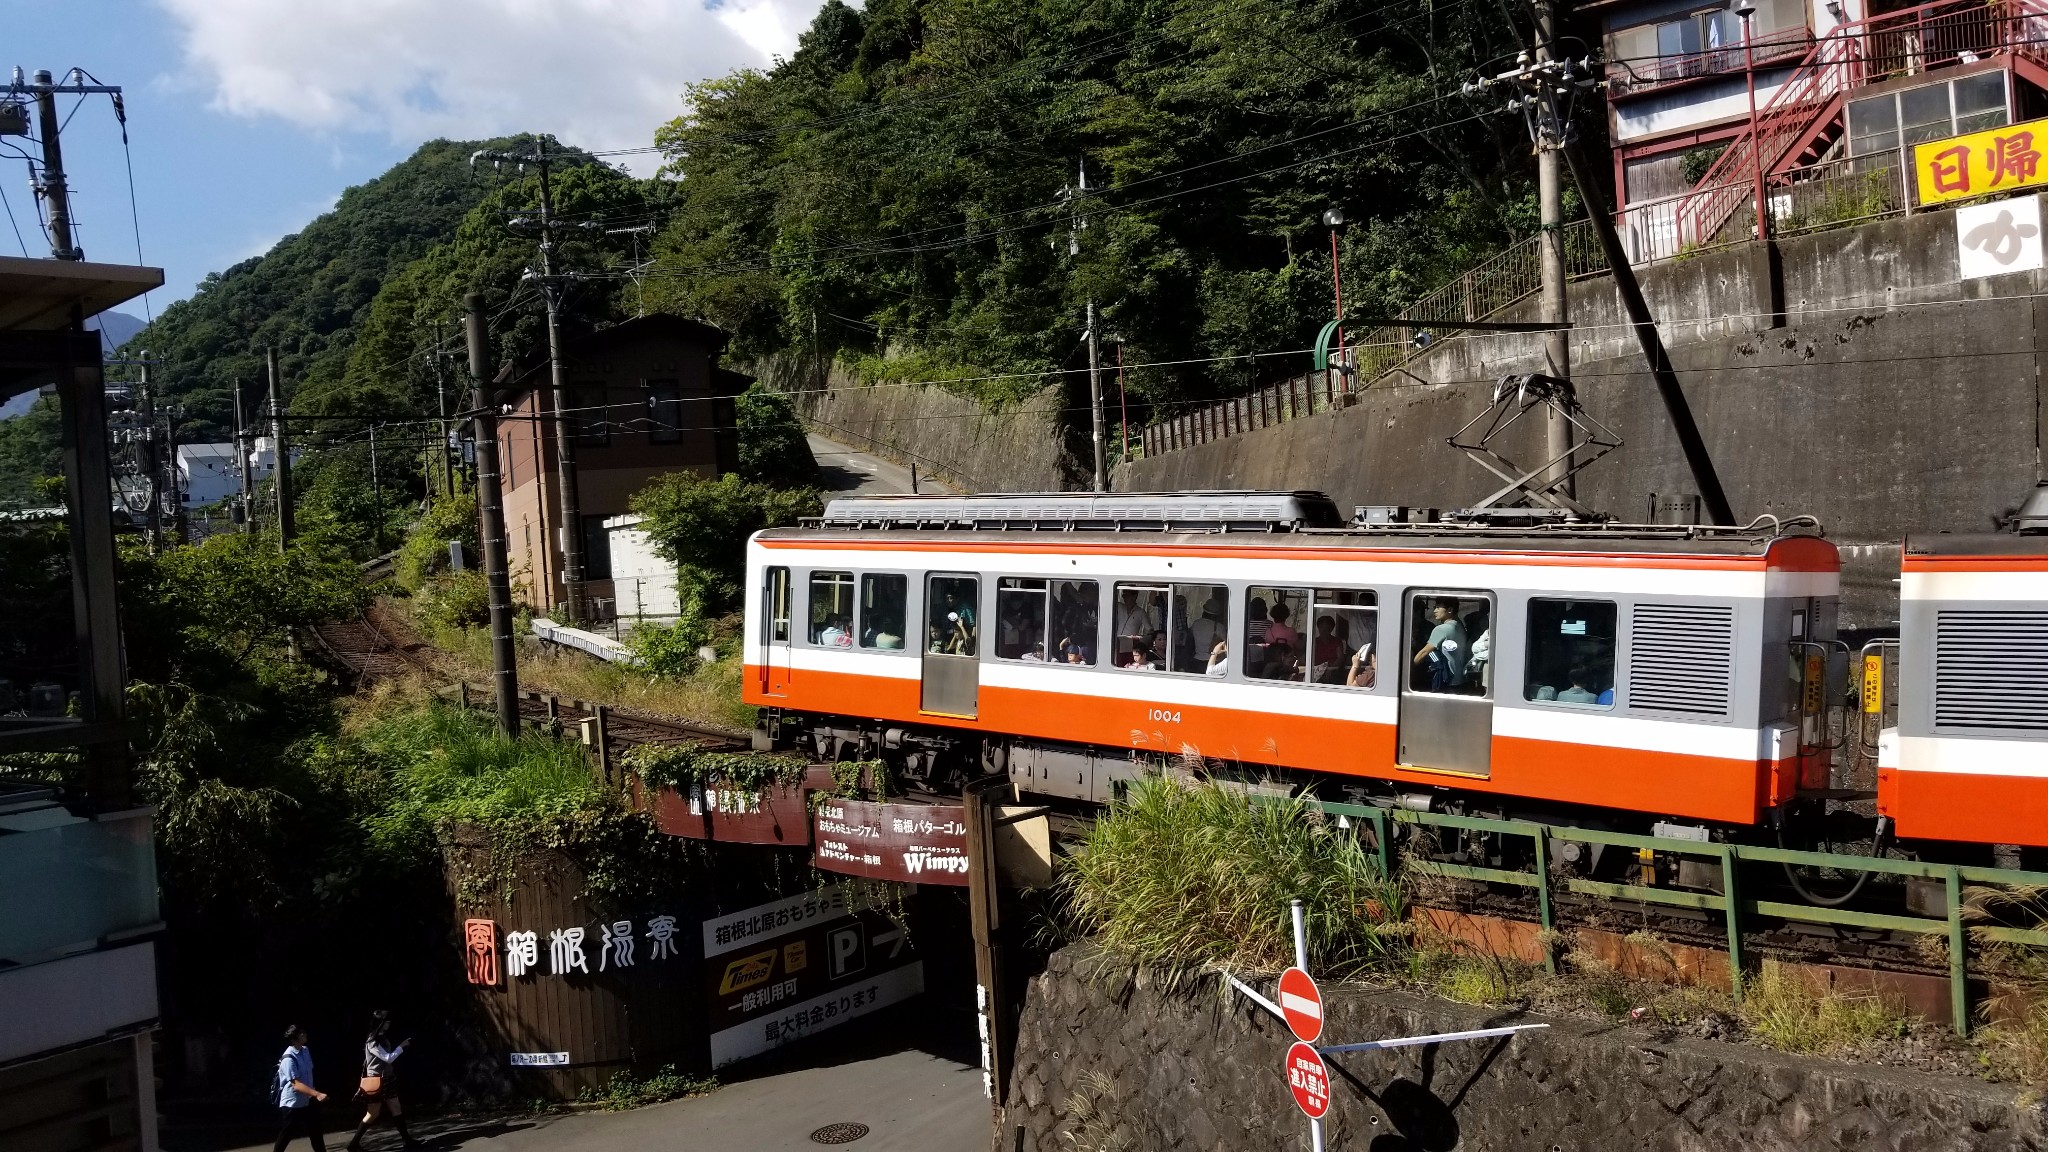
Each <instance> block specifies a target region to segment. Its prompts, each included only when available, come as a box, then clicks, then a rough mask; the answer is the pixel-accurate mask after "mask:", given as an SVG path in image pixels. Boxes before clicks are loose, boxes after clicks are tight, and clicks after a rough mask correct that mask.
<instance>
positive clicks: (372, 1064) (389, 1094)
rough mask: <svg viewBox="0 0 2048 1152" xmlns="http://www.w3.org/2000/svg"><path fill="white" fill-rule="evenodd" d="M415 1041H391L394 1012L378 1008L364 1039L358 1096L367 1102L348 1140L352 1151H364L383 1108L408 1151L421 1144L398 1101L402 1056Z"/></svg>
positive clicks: (364, 1103)
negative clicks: (365, 1136) (365, 1138)
mask: <svg viewBox="0 0 2048 1152" xmlns="http://www.w3.org/2000/svg"><path fill="white" fill-rule="evenodd" d="M411 1045H412V1041H411V1040H401V1041H399V1042H398V1043H397V1044H395V1045H393V1044H392V1043H391V1013H389V1012H386V1011H384V1010H383V1009H381V1008H380V1009H378V1010H377V1012H376V1014H375V1015H374V1016H373V1017H372V1020H371V1024H370V1034H369V1035H368V1036H367V1037H365V1038H364V1039H363V1080H362V1084H361V1086H359V1087H358V1088H357V1089H356V1096H357V1098H359V1099H360V1100H362V1102H363V1119H362V1122H361V1123H360V1124H357V1125H356V1134H355V1136H354V1137H352V1138H351V1139H350V1140H349V1142H348V1152H362V1148H363V1133H365V1132H367V1131H369V1130H370V1125H372V1124H375V1123H376V1122H377V1114H378V1113H379V1112H380V1111H381V1112H384V1113H387V1114H389V1115H390V1117H391V1126H392V1127H393V1128H396V1129H398V1138H399V1139H400V1140H403V1141H404V1142H405V1147H406V1150H407V1152H411V1150H412V1149H415V1148H418V1147H419V1146H420V1142H419V1141H417V1140H415V1139H413V1138H412V1133H410V1132H408V1131H406V1130H405V1109H404V1108H403V1107H402V1106H401V1105H400V1104H399V1102H398V1068H397V1064H398V1058H399V1057H400V1056H403V1055H405V1050H406V1049H407V1048H408V1047H410V1046H411Z"/></svg>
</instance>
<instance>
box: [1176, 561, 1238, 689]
mask: <svg viewBox="0 0 2048 1152" xmlns="http://www.w3.org/2000/svg"><path fill="white" fill-rule="evenodd" d="M1167 615H1168V616H1169V617H1170V619H1169V620H1168V621H1167V623H1168V625H1169V627H1170V629H1171V631H1169V632H1168V635H1169V636H1171V637H1172V638H1173V641H1172V643H1171V644H1169V645H1168V648H1167V661H1166V670H1167V671H1169V672H1200V673H1204V674H1207V675H1210V676H1222V675H1226V674H1227V673H1228V672H1229V671H1230V589H1228V588H1225V587H1224V586H1223V585H1221V584H1175V585H1174V586H1173V598H1172V600H1171V601H1170V602H1169V607H1168V612H1167Z"/></svg>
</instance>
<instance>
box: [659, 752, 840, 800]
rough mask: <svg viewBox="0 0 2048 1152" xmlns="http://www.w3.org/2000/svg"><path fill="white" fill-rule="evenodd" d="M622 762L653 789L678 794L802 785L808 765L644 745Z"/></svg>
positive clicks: (791, 759) (767, 755)
mask: <svg viewBox="0 0 2048 1152" xmlns="http://www.w3.org/2000/svg"><path fill="white" fill-rule="evenodd" d="M619 762H620V763H621V764H624V765H625V766H626V767H627V768H630V769H632V770H633V771H634V772H636V773H638V774H639V776H640V779H641V780H643V781H645V782H646V783H647V784H648V785H649V786H650V787H655V788H673V789H675V790H676V791H678V792H683V791H687V790H689V789H690V788H691V787H693V786H695V785H700V784H709V783H712V782H717V783H721V784H729V785H731V786H732V787H734V788H739V789H743V790H745V791H748V792H765V791H767V790H768V789H769V788H771V787H776V786H782V787H789V786H793V785H795V784H798V783H801V782H802V781H803V778H804V772H805V771H806V770H807V769H808V768H809V765H808V764H807V763H806V762H805V761H804V759H803V757H801V756H790V755H785V754H778V753H773V752H705V751H702V750H700V749H698V748H696V747H695V746H693V745H689V744H641V745H639V746H637V747H635V748H633V749H631V750H630V751H628V752H627V753H626V754H625V755H624V756H622V757H620V759H619Z"/></svg>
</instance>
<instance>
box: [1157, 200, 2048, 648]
mask: <svg viewBox="0 0 2048 1152" xmlns="http://www.w3.org/2000/svg"><path fill="white" fill-rule="evenodd" d="M1643 281H1644V288H1645V292H1646V294H1647V295H1648V297H1649V299H1650V303H1651V308H1652V310H1653V312H1654V313H1655V314H1656V315H1657V316H1658V317H1659V319H1660V328H1661V329H1662V331H1663V332H1664V335H1665V339H1666V341H1667V342H1668V343H1669V344H1670V347H1671V355H1672V360H1673V362H1674V365H1675V366H1676V367H1677V368H1678V370H1679V376H1680V379H1681V381H1682V383H1683V384H1684V386H1685V389H1686V391H1687V394H1688V396H1689V398H1690V401H1691V405H1692V408H1693V411H1694V414H1695V416H1696V417H1697V419H1698V421H1699V424H1700V427H1701V431H1702V433H1703V434H1704V436H1705V438H1706V441H1707V444H1708V447H1709V449H1710V451H1711V452H1712V454H1713V457H1714V460H1715V463H1716V466H1717V468H1718V470H1719V472H1720V476H1721V481H1722V483H1723V485H1724V486H1725V487H1726V489H1727V491H1728V495H1729V499H1730V501H1731V503H1732V504H1733V505H1734V508H1735V512H1736V515H1737V516H1738V517H1740V518H1747V517H1751V516H1756V515H1759V514H1763V513H1773V514H1777V515H1781V516H1783V515H1789V514H1799V513H1810V514H1812V515H1816V516H1818V517H1820V518H1821V520H1822V522H1823V523H1824V524H1825V525H1826V527H1827V529H1828V532H1829V535H1830V536H1832V537H1833V538H1834V539H1835V540H1836V541H1838V542H1840V543H1843V544H1845V545H1849V546H1850V548H1849V554H1848V556H1847V557H1846V560H1847V563H1846V564H1845V573H1844V575H1845V581H1846V582H1847V584H1848V586H1849V587H1848V594H1847V596H1846V597H1845V601H1846V602H1845V604H1844V612H1843V623H1844V625H1845V626H1847V627H1884V626H1886V625H1888V624H1889V623H1890V622H1891V621H1892V619H1893V618H1894V617H1895V615H1896V611H1897V608H1896V590H1895V587H1894V585H1893V583H1892V580H1893V578H1894V577H1895V576H1896V574H1897V561H1898V551H1897V543H1898V540H1899V538H1900V537H1901V536H1903V535H1905V534H1906V533H1909V532H1939V531H1983V530H1988V529H1990V528H1992V527H1993V525H1994V524H1995V522H1996V520H1997V519H1998V518H1999V517H2000V516H2002V515H2004V514H2006V513H2008V512H2009V511H2010V510H2011V509H2013V508H2014V507H2016V506H2017V504H2018V502H2019V500H2020V499H2021V498H2022V496H2024V494H2025V493H2026V491H2027V490H2028V489H2029V488H2030V487H2031V486H2032V485H2033V483H2034V481H2035V478H2036V475H2037V468H2038V461H2039V458H2040V449H2039V445H2040V442H2041V432H2042V405H2041V384H2040V373H2039V368H2038V365H2039V358H2040V355H2041V353H2042V351H2043V339H2044V336H2043V334H2044V333H2048V300H2044V299H2042V298H2041V297H2042V295H2043V294H2048V274H2044V273H2038V272H2034V273H2019V274H2014V275H2011V276H2003V277H1994V278H1991V279H1985V280H1973V281H1966V282H1962V281H1958V280H1957V277H1956V237H1955V225H1954V217H1953V214H1952V213H1947V212H1932V213H1927V214H1924V215H1920V216H1914V217H1910V218H1907V219H1902V220H1893V221H1885V222H1881V223H1876V224H1871V225H1866V226H1864V227H1861V228H1855V229H1846V230H1842V231H1838V232H1827V233H1821V234H1819V235H1814V236H1808V237H1800V238H1795V239H1791V240H1786V241H1782V242H1780V243H1779V245H1778V250H1777V257H1776V260H1775V262H1774V261H1773V259H1772V258H1771V255H1770V253H1768V252H1767V251H1766V250H1765V249H1763V248H1760V247H1757V246H1754V245H1749V246H1743V247H1740V248H1734V249H1729V250H1724V251H1721V252H1717V253H1712V254H1708V255H1703V256H1699V257H1696V258H1693V259H1689V260H1681V261H1675V262H1671V263H1667V264H1663V265H1659V266H1656V267H1653V268H1649V269H1645V270H1644V273H1643ZM1532 308H1533V302H1529V301H1525V302H1524V303H1523V305H1521V306H1520V308H1519V309H1518V310H1510V317H1509V318H1517V317H1516V316H1515V313H1517V312H1518V311H1519V312H1521V313H1526V312H1528V311H1529V310H1530V309H1532ZM1572 316H1573V320H1574V322H1575V324H1577V325H1578V326H1579V327H1578V328H1577V329H1575V331H1574V340H1573V344H1574V347H1573V375H1574V378H1575V379H1576V381H1577V382H1578V385H1579V394H1580V397H1581V399H1582V400H1583V402H1584V404H1585V406H1586V409H1587V411H1588V412H1590V413H1591V414H1592V415H1593V416H1594V417H1596V418H1597V419H1599V420H1600V421H1601V422H1603V423H1605V424H1607V425H1609V426H1610V427H1612V428H1613V429H1614V430H1615V431H1616V432H1618V433H1620V435H1621V437H1622V439H1623V441H1624V447H1623V448H1621V450H1619V451H1618V452H1616V453H1614V454H1613V455H1611V456H1609V457H1608V458H1607V459H1606V460H1603V461H1601V462H1600V463H1598V464H1595V465H1594V466H1593V467H1592V469H1591V470H1590V471H1588V472H1587V473H1586V474H1585V477H1584V479H1583V481H1582V483H1581V485H1580V495H1581V496H1582V497H1583V498H1586V499H1587V500H1588V501H1589V502H1591V503H1592V504H1594V505H1595V506H1598V507H1602V508H1606V509H1608V510H1610V511H1612V512H1614V513H1616V514H1617V515H1620V516H1623V517H1624V518H1637V517H1641V516H1643V515H1645V514H1646V512H1647V508H1648V501H1649V498H1650V496H1651V494H1652V493H1675V492H1693V491H1697V490H1698V488H1697V485H1696V484H1694V482H1693V480H1692V477H1691V475H1690V473H1689V472H1688V471H1687V469H1686V467H1685V463H1684V460H1683V458H1682V457H1681V455H1680V453H1679V450H1678V445H1677V439H1676V437H1675V436H1674V435H1673V434H1672V432H1671V427H1670V421H1669V418H1668V416H1667V415H1666V413H1665V410H1664V407H1663V405H1662V403H1661V401H1660V400H1659V398H1658V394H1657V392H1656V388H1655V386H1654V384H1653V382H1652V381H1651V379H1650V376H1649V374H1648V373H1647V372H1646V371H1643V359H1642V356H1641V354H1640V352H1639V351H1638V350H1637V348H1636V346H1635V343H1634V338H1633V336H1632V335H1631V334H1630V333H1629V331H1628V330H1627V329H1625V328H1623V327H1622V326H1620V324H1619V321H1620V318H1621V312H1620V308H1619V304H1618V301H1617V299H1616V297H1615V294H1614V291H1613V288H1612V282H1611V280H1610V279H1609V278H1606V277H1599V278H1595V279H1592V280H1588V281H1584V282H1581V283H1578V284H1575V285H1573V290H1572ZM1525 318H1526V317H1525ZM1540 366H1541V352H1540V346H1539V344H1538V342H1537V340H1536V339H1535V338H1532V337H1530V336H1526V335H1495V336H1487V337H1480V338H1474V339H1466V340H1447V341H1444V342H1443V343H1441V344H1440V345H1438V347H1437V349H1436V350H1435V351H1433V352H1431V353H1430V354H1429V355H1427V356H1424V357H1420V358H1418V359H1416V360H1415V361H1413V362H1411V363H1410V364H1409V365H1408V366H1407V368H1406V369H1405V370H1402V371H1397V372H1395V373H1391V374H1389V375H1388V376H1385V377H1382V378H1381V379H1379V380H1377V381H1375V382H1374V383H1373V384H1372V386H1371V387H1370V388H1368V389H1367V390H1366V391H1365V392H1364V393H1363V394H1362V395H1361V396H1360V397H1359V398H1358V400H1357V402H1356V403H1354V404H1353V405H1352V406H1350V407H1348V408H1342V409H1338V410H1336V411H1332V412H1328V413H1322V414H1318V415H1316V416H1312V417H1308V418H1306V419H1302V420H1299V421H1294V422H1290V423H1288V424H1283V425H1280V426H1277V427H1273V428H1268V429H1262V430H1260V431H1256V432H1251V433H1246V434H1243V435H1239V436H1233V437H1229V438H1226V439H1224V440H1220V441H1216V442H1214V443H1210V444H1205V445H1202V446H1200V447H1197V448H1192V449H1188V450H1185V451H1180V452H1170V453H1166V454H1163V455H1160V456H1156V457H1153V458H1151V459H1147V460H1139V461H1135V462H1133V463H1131V464H1129V465H1126V466H1125V467H1123V468H1122V469H1120V470H1119V473H1118V478H1117V482H1118V487H1120V488H1123V489H1125V490H1134V491H1164V490H1172V489H1179V488H1261V487H1272V488H1316V489H1322V490H1323V491H1326V492H1328V493H1330V495H1331V496H1333V497H1335V498H1336V499H1337V502H1338V505H1339V507H1343V508H1347V509H1348V508H1349V507H1351V506H1352V505H1355V504H1405V505H1410V506H1419V507H1442V508H1454V507H1462V506H1467V505H1470V504H1472V503H1474V502H1476V501H1477V500H1479V499H1480V498H1481V497H1483V496H1485V495H1486V494H1487V493H1488V492H1490V491H1492V490H1493V488H1494V487H1496V486H1497V485H1498V481H1496V480H1494V478H1493V477H1492V476H1491V474H1489V473H1487V472H1484V471H1482V470H1481V469H1480V468H1479V467H1478V466H1477V465H1475V464H1473V463H1471V462H1470V461H1469V460H1467V459H1466V458H1465V457H1464V456H1463V455H1462V454H1461V453H1459V452H1457V451H1456V450H1455V449H1452V448H1450V447H1448V446H1447V445H1446V444H1445V443H1444V441H1445V439H1446V438H1447V437H1449V436H1450V435H1451V434H1452V433H1454V432H1456V431H1457V430H1458V428H1459V427H1460V426H1461V425H1463V424H1464V423H1465V422H1466V421H1467V420H1469V419H1471V418H1472V417H1473V416H1474V415H1476V414H1478V413H1479V412H1480V411H1482V410H1483V409H1484V408H1485V406H1486V404H1487V402H1488V400H1489V399H1490V392H1491V388H1492V384H1493V381H1494V380H1496V379H1497V378H1498V377H1500V376H1501V375H1504V374H1507V373H1512V372H1526V371H1533V370H1536V369H1538V368H1540ZM1517 431H1518V432H1519V431H1520V429H1517ZM1528 432H1529V433H1530V435H1528V436H1511V437H1510V438H1509V440H1508V442H1507V447H1506V449H1505V451H1506V452H1507V454H1508V455H1509V456H1510V457H1512V458H1515V459H1517V460H1522V459H1528V460H1533V459H1534V458H1535V453H1536V449H1537V447H1538V444H1539V442H1540V436H1541V432H1540V425H1538V424H1537V423H1536V422H1535V421H1531V426H1530V428H1529V429H1528Z"/></svg>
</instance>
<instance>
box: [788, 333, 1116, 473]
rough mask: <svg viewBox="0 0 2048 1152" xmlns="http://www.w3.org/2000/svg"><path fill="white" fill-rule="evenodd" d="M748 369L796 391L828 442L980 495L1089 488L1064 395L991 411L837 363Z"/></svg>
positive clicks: (794, 360) (1052, 391) (802, 361)
mask: <svg viewBox="0 0 2048 1152" xmlns="http://www.w3.org/2000/svg"><path fill="white" fill-rule="evenodd" d="M747 371H749V372H751V373H753V374H754V375H755V376H757V377H759V378H760V379H761V380H762V381H764V382H766V383H767V384H768V385H770V386H771V387H774V388H776V389H778V390H780V391H782V392H784V393H787V394H788V395H789V397H790V400H791V402H792V403H794V404H795V405H796V410H797V413H798V415H800V416H802V417H803V420H804V423H805V424H807V425H808V426H810V428H811V429H812V430H813V431H815V432H817V433H819V434H821V435H824V436H829V437H831V438H833V439H835V440H838V441H840V442H841V443H845V444H850V445H852V446H854V447H856V448H860V449H863V450H865V451H870V452H874V453H876V454H877V455H880V456H885V457H888V458H889V459H892V460H895V461H897V462H899V463H902V464H916V465H917V466H918V469H919V470H920V471H925V472H937V473H938V474H939V475H940V477H941V478H942V479H945V480H946V481H947V482H949V483H951V484H953V485H954V486H955V487H958V488H962V489H965V490H967V491H970V492H1056V491H1060V490H1062V489H1066V488H1073V487H1077V486H1078V487H1085V486H1086V485H1085V483H1078V482H1077V481H1078V480H1085V477H1078V476H1077V473H1076V472H1075V469H1076V468H1077V467H1078V465H1076V464H1075V462H1074V461H1073V460H1071V459H1070V458H1069V457H1068V456H1067V454H1066V453H1065V451H1064V441H1063V439H1062V438H1063V436H1064V435H1065V433H1064V431H1063V430H1062V428H1061V427H1060V420H1059V413H1060V399H1059V390H1058V389H1057V388H1047V389H1045V390H1043V391H1041V392H1038V393H1036V394H1035V395H1033V396H1031V397H1030V398H1028V399H1026V400H1023V401H1021V402H1018V403H1016V404H1012V405H1006V406H1003V407H1002V408H1000V409H997V410H994V411H990V410H988V409H986V408H984V407H983V406H982V405H981V403H980V402H979V401H977V400H974V399H972V398H969V397H965V396H959V395H955V394H954V393H951V392H947V391H945V390H944V389H942V388H936V387H913V386H904V385H896V384H886V383H883V384H872V385H864V384H862V383H861V382H860V381H858V380H855V379H853V378H852V377H850V376H849V375H847V373H846V372H845V370H844V369H842V368H841V367H840V366H839V365H837V364H827V363H822V362H820V361H817V360H815V359H811V358H805V357H798V356H775V357H770V358H769V359H767V360H764V361H762V362H760V363H757V364H754V365H751V366H749V367H748V368H747Z"/></svg>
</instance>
